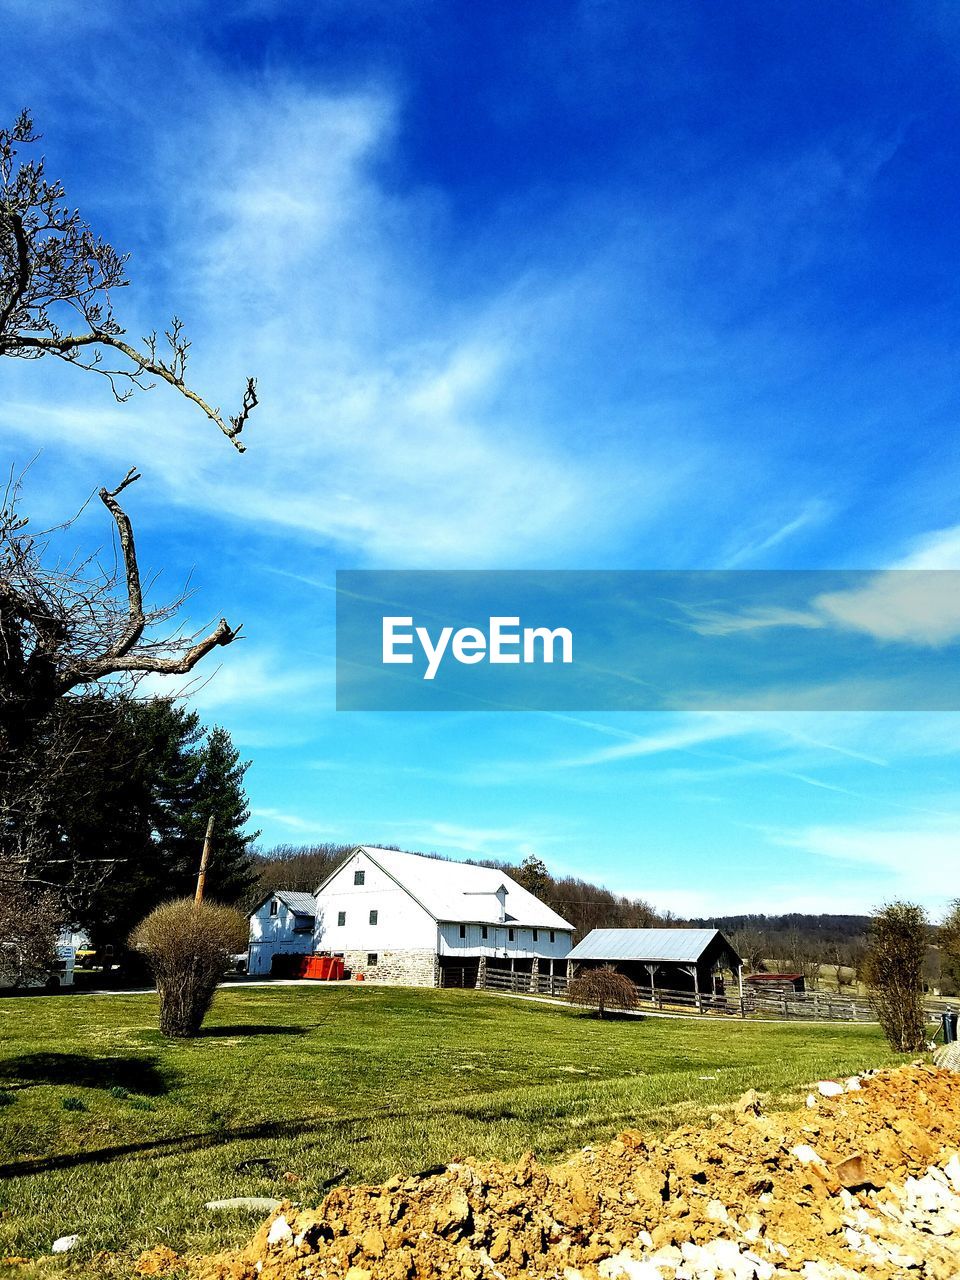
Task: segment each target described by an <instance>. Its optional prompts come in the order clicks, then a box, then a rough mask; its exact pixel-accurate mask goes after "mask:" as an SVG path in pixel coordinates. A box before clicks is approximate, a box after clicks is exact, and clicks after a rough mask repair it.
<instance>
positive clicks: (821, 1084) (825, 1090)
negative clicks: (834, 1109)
mask: <svg viewBox="0 0 960 1280" xmlns="http://www.w3.org/2000/svg"><path fill="white" fill-rule="evenodd" d="M817 1089H818V1090H819V1091H820V1096H821V1097H823V1098H836V1097H837V1096H838V1095H839V1094H841V1093H843V1085H842V1084H840V1083H839V1081H837V1080H818V1081H817Z"/></svg>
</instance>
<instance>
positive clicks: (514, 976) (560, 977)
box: [484, 968, 567, 996]
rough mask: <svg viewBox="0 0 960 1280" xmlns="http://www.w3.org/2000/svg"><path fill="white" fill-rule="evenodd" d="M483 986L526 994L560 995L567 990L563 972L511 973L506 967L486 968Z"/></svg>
mask: <svg viewBox="0 0 960 1280" xmlns="http://www.w3.org/2000/svg"><path fill="white" fill-rule="evenodd" d="M484 986H485V987H486V989H487V990H488V991H513V992H517V993H519V994H522V995H528V996H562V995H566V992H567V979H566V975H565V974H559V973H555V974H553V975H552V976H551V975H550V974H549V973H538V974H532V973H511V972H510V971H509V970H508V969H489V968H488V969H487V974H486V980H485V982H484Z"/></svg>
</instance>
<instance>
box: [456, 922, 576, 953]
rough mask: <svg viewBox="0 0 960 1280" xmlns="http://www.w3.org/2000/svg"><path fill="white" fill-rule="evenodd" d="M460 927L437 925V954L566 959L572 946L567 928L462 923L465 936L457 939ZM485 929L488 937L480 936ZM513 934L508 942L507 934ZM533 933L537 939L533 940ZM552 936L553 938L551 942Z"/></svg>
mask: <svg viewBox="0 0 960 1280" xmlns="http://www.w3.org/2000/svg"><path fill="white" fill-rule="evenodd" d="M460 927H461V926H460V925H459V924H446V923H445V924H441V925H440V955H442V956H487V957H488V958H500V959H511V958H512V959H514V960H531V959H536V958H539V959H540V960H565V959H566V957H567V954H568V953H569V951H570V948H571V946H572V935H571V933H570V932H569V930H567V929H539V928H538V929H536V930H534V929H532V928H529V927H528V926H526V925H524V926H522V927H521V926H516V925H511V924H509V923H506V924H490V925H480V924H465V925H464V926H463V930H464V933H465V935H466V936H465V937H463V938H461V937H460ZM484 929H485V930H486V934H487V936H486V937H484V936H483V932H484ZM511 931H512V932H513V938H512V939H511V937H510V933H511ZM534 933H536V935H537V936H536V937H534V936H533V935H534ZM551 934H552V935H553V938H552V941H551Z"/></svg>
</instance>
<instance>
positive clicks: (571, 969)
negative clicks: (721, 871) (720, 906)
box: [567, 929, 743, 995]
mask: <svg viewBox="0 0 960 1280" xmlns="http://www.w3.org/2000/svg"><path fill="white" fill-rule="evenodd" d="M606 964H609V965H612V966H613V967H614V968H615V969H616V970H617V971H618V972H620V973H623V974H626V976H627V977H628V978H630V979H631V980H632V981H633V982H635V983H636V984H637V986H644V987H650V988H651V989H653V988H661V989H666V990H668V991H693V992H695V993H698V994H702V995H714V994H720V993H721V992H722V991H723V985H722V984H723V974H724V973H725V972H727V973H730V974H731V975H732V976H733V977H734V978H736V980H737V984H738V986H739V985H740V982H741V979H742V967H743V962H742V960H741V959H740V957H739V956H738V955H737V953H736V950H735V949H734V947H733V946H732V944H731V943H730V942H729V941H728V939H727V938H725V937H724V935H723V934H722V933H721V932H720V930H719V929H594V930H593V931H592V932H591V933H588V934H587V936H586V937H585V938H584V939H583V941H582V942H578V943H577V945H576V946H575V947H574V948H573V950H572V951H571V952H570V954H569V955H568V957H567V973H568V975H570V976H573V975H574V974H575V973H578V972H581V971H582V970H583V969H596V968H598V967H599V966H600V965H606Z"/></svg>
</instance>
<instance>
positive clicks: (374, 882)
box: [248, 845, 573, 986]
mask: <svg viewBox="0 0 960 1280" xmlns="http://www.w3.org/2000/svg"><path fill="white" fill-rule="evenodd" d="M572 944H573V926H572V925H571V924H569V923H568V922H567V921H566V920H563V919H562V918H561V917H560V916H558V915H557V913H556V912H555V911H552V910H551V909H550V908H549V907H548V906H546V905H545V904H544V903H542V902H541V901H540V900H539V899H538V898H536V897H534V895H533V894H532V893H529V892H528V891H527V890H526V889H524V888H523V887H522V885H519V884H517V882H516V881H515V880H513V879H512V878H511V877H510V876H508V875H506V874H505V873H504V872H502V871H497V870H494V869H492V868H490V867H476V866H471V865H470V864H469V863H464V862H446V861H443V860H441V859H438V858H428V857H425V856H424V855H423V854H417V853H400V852H397V851H396V850H393V849H378V848H375V847H372V846H369V845H359V846H358V847H357V848H356V849H354V850H353V851H352V852H351V853H350V854H349V856H348V857H347V858H345V859H344V861H343V862H342V863H340V865H339V866H338V867H337V868H336V870H335V871H333V873H332V874H331V875H330V876H328V877H327V879H326V880H325V881H324V882H323V884H321V885H320V886H319V888H318V889H317V891H316V893H315V894H314V895H312V896H311V895H310V894H305V893H290V892H287V891H283V890H280V891H277V892H275V893H273V894H271V895H269V896H268V897H267V898H266V899H264V901H263V902H261V903H260V905H259V906H258V907H257V909H256V910H255V911H254V912H253V913H252V915H251V917H250V951H249V962H248V969H249V972H250V973H253V974H266V973H269V972H270V970H271V966H272V963H273V957H274V956H275V955H278V954H284V953H287V954H289V953H291V952H293V953H300V954H305V953H310V952H326V953H329V954H331V955H338V956H343V959H344V963H345V964H346V966H347V968H348V969H350V970H351V971H352V972H353V973H354V974H362V975H363V976H364V977H367V978H371V979H377V980H379V981H384V982H395V983H402V984H407V985H417V986H442V985H444V983H445V981H446V982H448V983H449V982H452V983H454V984H455V985H473V984H474V983H475V982H476V981H477V979H478V977H479V976H480V975H481V972H482V970H483V969H485V968H486V967H487V966H490V967H496V968H501V969H509V970H519V971H522V972H528V973H553V972H554V971H556V972H557V973H558V974H560V973H564V972H565V971H566V957H567V955H568V953H569V951H570V949H571V946H572Z"/></svg>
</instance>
